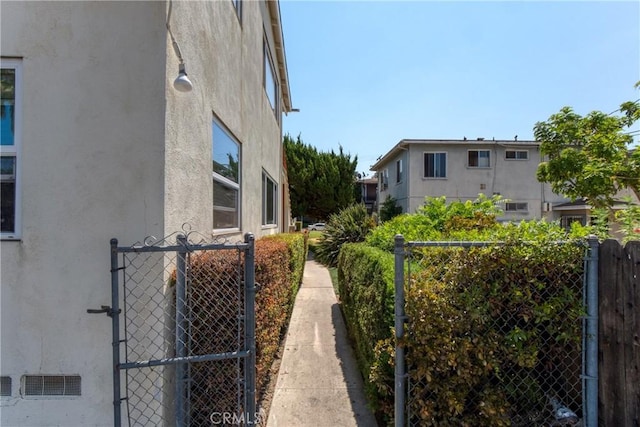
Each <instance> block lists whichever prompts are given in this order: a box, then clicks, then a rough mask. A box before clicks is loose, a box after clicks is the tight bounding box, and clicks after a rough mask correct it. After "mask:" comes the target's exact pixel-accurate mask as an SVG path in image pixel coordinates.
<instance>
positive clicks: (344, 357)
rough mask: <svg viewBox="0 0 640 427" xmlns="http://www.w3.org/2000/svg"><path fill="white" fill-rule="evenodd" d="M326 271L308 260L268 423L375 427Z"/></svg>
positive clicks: (289, 426) (290, 426) (294, 426)
mask: <svg viewBox="0 0 640 427" xmlns="http://www.w3.org/2000/svg"><path fill="white" fill-rule="evenodd" d="M362 384H363V383H362V377H361V375H360V372H359V371H358V368H357V365H356V362H355V358H354V355H353V350H352V349H351V346H350V344H349V342H348V340H347V334H346V329H345V325H344V320H343V318H342V313H341V312H340V307H339V306H338V303H337V301H336V295H335V293H334V291H333V286H332V285H331V277H330V276H329V271H328V270H327V269H326V268H325V267H323V266H322V265H321V264H319V263H316V262H315V261H307V263H306V265H305V270H304V277H303V280H302V286H301V287H300V290H299V292H298V296H297V298H296V302H295V305H294V308H293V314H292V317H291V324H290V325H289V331H288V333H287V337H286V341H285V349H284V354H283V356H282V362H281V364H280V372H279V374H278V380H277V383H276V388H275V392H274V397H273V401H272V402H271V409H270V411H269V418H268V421H267V427H304V426H309V427H318V426H331V427H349V426H357V427H374V426H376V422H375V418H374V417H373V415H372V413H371V411H370V410H369V409H368V408H367V406H366V403H365V397H364V391H363V385H362Z"/></svg>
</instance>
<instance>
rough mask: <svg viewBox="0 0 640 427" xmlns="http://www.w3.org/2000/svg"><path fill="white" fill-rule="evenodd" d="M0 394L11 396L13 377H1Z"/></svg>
mask: <svg viewBox="0 0 640 427" xmlns="http://www.w3.org/2000/svg"><path fill="white" fill-rule="evenodd" d="M0 396H11V377H5V376H2V377H0Z"/></svg>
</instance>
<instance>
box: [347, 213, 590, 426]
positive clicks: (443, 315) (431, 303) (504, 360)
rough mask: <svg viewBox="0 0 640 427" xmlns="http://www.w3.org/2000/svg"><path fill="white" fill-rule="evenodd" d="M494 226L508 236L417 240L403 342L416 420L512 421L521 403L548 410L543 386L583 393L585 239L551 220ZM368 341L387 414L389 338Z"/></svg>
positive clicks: (571, 395)
mask: <svg viewBox="0 0 640 427" xmlns="http://www.w3.org/2000/svg"><path fill="white" fill-rule="evenodd" d="M586 231H587V229H585V228H583V229H575V230H573V232H574V234H576V235H582V236H584V233H585V232H586ZM494 234H495V235H494V236H493V237H494V239H499V240H502V241H503V242H505V244H504V245H495V246H489V247H486V248H472V249H461V248H460V249H456V248H423V249H418V248H414V249H413V250H412V259H413V261H412V267H411V269H412V276H411V281H410V282H409V284H408V285H407V295H406V314H407V317H408V318H409V319H411V321H410V331H411V332H410V333H408V334H406V335H405V337H404V338H403V341H402V342H401V345H403V346H404V347H405V349H406V351H407V357H408V359H407V364H408V370H409V372H411V375H412V382H411V383H412V392H411V396H412V399H411V402H412V406H411V408H410V413H411V414H412V420H411V422H412V423H413V424H415V425H423V426H436V425H437V426H448V425H474V426H475V425H478V426H481V425H485V426H494V425H495V426H499V425H512V424H513V423H514V420H515V419H516V418H517V416H518V413H517V409H522V408H524V409H522V412H524V413H526V412H527V411H533V413H545V414H546V412H545V411H546V408H545V404H546V402H547V399H546V396H547V393H550V394H554V393H555V394H559V395H560V397H561V399H562V400H564V401H565V402H567V401H568V402H579V401H580V398H579V395H578V394H577V391H578V390H580V387H579V382H580V378H579V373H580V370H579V358H580V336H581V335H580V321H579V319H580V317H581V316H582V315H583V308H582V299H581V288H582V274H583V261H582V258H583V255H584V247H583V246H581V245H580V244H573V243H566V244H557V240H562V239H567V238H568V236H567V234H566V232H565V231H564V230H563V229H562V228H560V227H559V226H558V225H556V224H552V223H546V222H523V223H521V224H510V225H506V226H504V227H499V228H497V229H496V232H495V233H494ZM525 241H526V242H527V243H523V242H525ZM345 288H346V289H348V287H345ZM388 327H389V328H391V327H392V322H391V321H389V326H388ZM368 346H369V348H370V349H372V351H373V352H374V353H373V354H374V356H373V357H374V360H375V363H374V364H372V365H371V372H370V380H371V383H372V385H373V386H375V388H376V391H377V399H379V401H378V403H377V406H376V407H377V408H378V410H379V411H382V412H383V414H382V416H381V417H380V418H382V419H387V420H389V419H392V415H393V374H392V367H393V363H394V360H393V358H394V346H393V340H392V339H387V340H382V341H380V340H378V341H374V340H371V341H370V342H369V343H368ZM576 361H577V363H578V365H577V366H576V365H575V363H576ZM532 422H533V424H535V425H542V424H543V423H544V422H545V420H543V419H538V420H536V421H532Z"/></svg>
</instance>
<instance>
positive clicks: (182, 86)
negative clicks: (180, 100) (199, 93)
mask: <svg viewBox="0 0 640 427" xmlns="http://www.w3.org/2000/svg"><path fill="white" fill-rule="evenodd" d="M173 87H174V88H175V89H176V90H177V91H179V92H191V90H192V89H193V84H192V83H191V80H189V77H187V72H186V71H185V69H184V64H180V68H179V69H178V77H177V78H176V79H175V80H174V81H173Z"/></svg>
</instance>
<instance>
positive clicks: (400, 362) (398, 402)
mask: <svg viewBox="0 0 640 427" xmlns="http://www.w3.org/2000/svg"><path fill="white" fill-rule="evenodd" d="M393 253H394V254H395V267H394V270H395V274H394V284H395V329H396V365H395V387H394V391H395V404H394V419H395V427H402V426H404V423H405V422H404V414H405V367H404V347H402V345H401V344H400V343H399V341H400V339H401V338H402V337H403V336H404V323H405V320H406V317H405V313H404V237H402V235H400V234H396V236H395V247H394V251H393Z"/></svg>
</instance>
